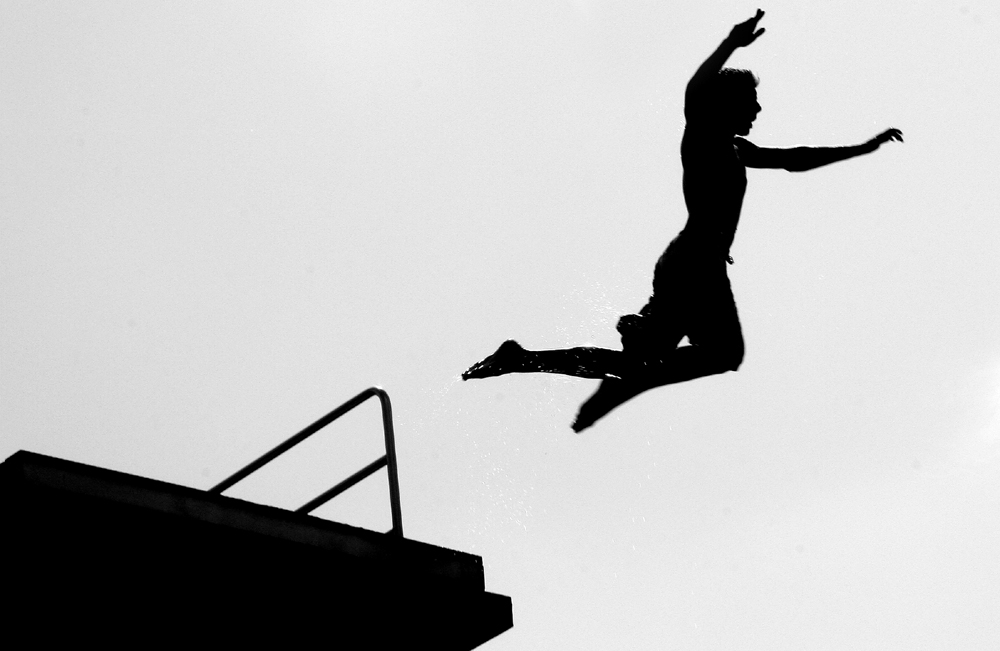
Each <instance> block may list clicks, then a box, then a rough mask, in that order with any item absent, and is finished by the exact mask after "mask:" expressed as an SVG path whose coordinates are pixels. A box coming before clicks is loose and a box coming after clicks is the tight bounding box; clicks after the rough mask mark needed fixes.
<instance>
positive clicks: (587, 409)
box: [572, 378, 651, 434]
mask: <svg viewBox="0 0 1000 651" xmlns="http://www.w3.org/2000/svg"><path fill="white" fill-rule="evenodd" d="M649 388H651V386H650V384H649V383H644V382H638V381H635V380H631V379H625V380H617V379H610V378H609V379H606V380H601V385H600V386H599V387H597V391H595V392H594V394H593V395H592V396H590V397H589V398H587V401H586V402H584V403H583V404H582V405H580V411H579V412H577V414H576V420H574V421H573V425H572V427H573V431H574V432H576V433H577V434H579V433H580V432H582V431H583V430H585V429H587V428H588V427H590V426H591V425H593V424H594V423H596V422H597V421H598V420H600V419H601V418H603V417H604V416H606V415H607V414H608V413H609V412H610V411H611V410H612V409H614V408H615V407H618V406H619V405H621V404H623V403H625V402H628V401H629V400H631V399H632V398H634V397H636V396H637V395H639V394H640V393H642V392H643V391H645V390H646V389H649Z"/></svg>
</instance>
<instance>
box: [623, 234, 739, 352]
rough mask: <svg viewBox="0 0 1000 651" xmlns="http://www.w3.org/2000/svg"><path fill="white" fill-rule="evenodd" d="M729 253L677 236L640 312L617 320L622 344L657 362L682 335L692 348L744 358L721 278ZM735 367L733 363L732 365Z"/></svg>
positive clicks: (729, 294)
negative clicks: (650, 293)
mask: <svg viewBox="0 0 1000 651" xmlns="http://www.w3.org/2000/svg"><path fill="white" fill-rule="evenodd" d="M727 258H728V252H719V251H717V250H713V249H712V248H711V247H709V246H705V245H704V244H703V243H702V241H701V238H697V237H692V236H691V235H689V234H686V233H685V232H683V231H682V232H681V234H680V235H678V236H677V237H676V238H674V240H673V241H672V242H671V243H670V245H669V246H668V247H667V250H666V251H664V252H663V255H661V256H660V259H659V260H658V261H657V263H656V269H655V271H654V272H653V295H652V296H651V297H650V298H649V302H647V303H646V305H645V306H644V307H643V308H642V310H640V311H639V314H628V315H625V316H623V317H621V319H619V321H618V332H619V333H620V334H621V338H622V346H623V348H624V351H625V352H626V353H628V354H632V355H635V356H636V357H638V358H641V359H644V360H650V361H651V360H661V359H663V358H664V356H665V355H667V354H668V353H670V352H671V351H673V350H674V349H676V348H677V344H679V343H680V341H681V339H683V338H684V337H685V336H686V337H687V338H688V341H690V342H691V345H693V346H704V347H705V348H711V349H713V350H715V351H718V352H720V353H722V354H725V355H726V356H727V358H738V359H742V357H743V332H742V329H741V328H740V320H739V316H738V314H737V312H736V301H735V299H734V298H733V290H732V287H731V286H730V284H729V277H728V275H727V274H726V262H727ZM737 365H738V364H737Z"/></svg>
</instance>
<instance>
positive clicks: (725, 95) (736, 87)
mask: <svg viewBox="0 0 1000 651" xmlns="http://www.w3.org/2000/svg"><path fill="white" fill-rule="evenodd" d="M757 84H758V80H757V77H755V76H754V74H753V73H752V72H750V71H749V70H741V69H737V68H723V69H722V70H720V71H719V72H718V74H716V76H715V78H714V79H713V80H712V82H711V85H710V86H709V88H708V89H707V90H708V94H709V96H708V97H706V100H708V101H707V103H708V106H710V107H711V109H710V110H711V113H712V121H713V122H715V123H716V126H718V127H719V128H720V129H723V130H724V131H726V132H727V133H733V134H735V135H740V136H745V135H747V134H748V133H750V128H751V127H752V126H753V121H754V120H755V119H756V118H757V114H758V113H760V104H758V103H757Z"/></svg>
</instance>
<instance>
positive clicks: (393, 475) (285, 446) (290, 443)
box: [208, 387, 403, 538]
mask: <svg viewBox="0 0 1000 651" xmlns="http://www.w3.org/2000/svg"><path fill="white" fill-rule="evenodd" d="M372 396H378V399H379V403H381V405H382V431H383V433H384V434H385V455H383V456H382V457H381V458H379V459H376V460H375V461H373V462H371V463H370V464H368V465H367V466H365V467H364V468H362V469H361V470H359V471H358V472H356V473H354V474H353V475H351V476H350V477H348V478H347V479H345V480H344V481H342V482H340V483H339V484H337V485H336V486H334V487H333V488H331V489H330V490H328V491H326V492H325V493H323V494H322V495H320V496H319V497H317V498H315V499H313V500H311V501H310V502H309V503H307V504H305V505H303V506H301V507H299V508H298V509H296V510H295V512H296V513H309V512H311V511H313V510H314V509H316V508H318V507H319V506H321V505H323V504H326V503H327V502H328V501H330V500H332V499H333V498H334V497H336V496H337V495H340V494H341V493H343V492H344V491H346V490H347V489H348V488H350V487H352V486H354V485H355V484H357V483H358V482H360V481H361V480H362V479H364V478H366V477H368V476H369V475H371V474H372V473H374V472H375V471H377V470H378V469H380V468H381V467H382V466H386V467H387V470H388V473H389V508H390V509H391V511H392V529H390V530H389V531H387V532H386V533H390V534H394V535H396V536H399V537H400V538H402V537H403V515H402V512H401V511H400V508H399V476H398V474H397V471H396V443H395V439H394V437H393V431H392V404H391V403H390V402H389V394H388V393H386V392H385V391H384V390H383V389H382V388H381V387H370V388H368V389H365V390H364V391H362V392H361V393H359V394H358V395H356V396H354V397H353V398H351V399H350V400H348V401H347V402H345V403H344V404H342V405H340V406H339V407H337V408H336V409H334V410H333V411H331V412H330V413H329V414H327V415H326V416H323V417H322V418H320V419H319V420H317V421H316V422H315V423H313V424H312V425H310V426H309V427H307V428H305V429H304V430H302V431H301V432H299V433H298V434H296V435H295V436H293V437H291V438H290V439H288V440H287V441H285V442H284V443H282V444H280V445H278V446H277V447H275V448H274V449H272V450H271V451H270V452H268V453H266V454H264V455H262V456H261V457H260V458H258V459H257V460H255V461H253V462H251V463H249V464H247V465H246V466H244V467H243V468H241V469H240V470H238V471H237V472H235V473H233V474H232V475H230V476H229V477H227V478H226V479H224V480H222V481H221V482H219V483H218V484H217V485H215V486H213V487H212V488H210V489H209V490H208V492H209V493H218V494H221V493H222V492H223V491H224V490H226V489H228V488H231V487H232V486H233V485H235V484H236V483H237V482H239V481H242V480H243V479H246V478H247V477H248V476H249V475H251V474H252V473H254V472H256V471H257V470H259V469H260V468H261V467H263V466H264V465H266V464H268V463H270V462H271V461H273V460H274V459H276V458H277V457H278V456H280V455H282V454H284V453H285V452H287V451H288V450H290V449H291V448H293V447H295V446H296V445H298V444H299V443H301V442H302V441H304V440H306V439H307V438H309V437H310V436H312V435H313V434H315V433H316V432H318V431H319V430H321V429H323V428H324V427H326V426H327V425H329V424H330V423H332V422H333V421H335V420H337V419H338V418H340V417H341V416H343V415H344V414H346V413H347V412H349V411H351V410H352V409H354V408H355V407H357V406H358V405H360V404H361V403H363V402H364V401H365V400H368V399H369V398H371V397H372Z"/></svg>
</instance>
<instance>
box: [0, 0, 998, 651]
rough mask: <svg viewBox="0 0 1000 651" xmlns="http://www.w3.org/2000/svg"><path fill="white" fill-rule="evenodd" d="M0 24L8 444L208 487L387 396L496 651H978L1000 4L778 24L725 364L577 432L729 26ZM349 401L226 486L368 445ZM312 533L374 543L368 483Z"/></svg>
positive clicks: (504, 9)
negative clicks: (550, 367)
mask: <svg viewBox="0 0 1000 651" xmlns="http://www.w3.org/2000/svg"><path fill="white" fill-rule="evenodd" d="M675 4H679V3H666V2H638V1H633V2H600V1H597V0H593V1H587V0H577V1H575V2H556V1H548V0H546V1H542V2H535V1H531V2H528V1H524V2H494V3H469V2H458V1H455V2H434V3H431V2H374V1H372V0H366V1H364V2H361V1H359V2H343V3H294V2H256V3H250V2H230V3H223V2H213V3H203V2H170V3H159V2H114V3H113V2H87V3H81V2H47V3H42V2H4V3H2V4H0V143H2V146H0V432H2V434H0V436H2V438H0V457H2V458H6V457H7V456H9V455H10V454H12V453H13V452H15V451H16V450H18V449H28V450H33V451H36V452H41V453H46V454H52V455H55V456H59V457H63V458H67V459H72V460H76V461H82V462H86V463H92V464H95V465H99V466H103V467H108V468H113V469H117V470H123V471H126V472H131V473H135V474H139V475H143V476H147V477H154V478H157V479H163V480H166V481H171V482H175V483H179V484H184V485H189V486H196V487H203V488H207V487H209V486H211V485H213V484H214V483H216V482H217V481H219V480H221V479H222V478H223V477H225V476H226V475H227V474H228V473H229V472H231V471H233V470H235V469H236V468H238V467H240V466H241V465H242V464H243V463H245V462H247V461H249V460H251V459H253V458H254V457H256V456H257V455H258V454H260V453H262V452H264V451H265V450H267V449H268V448H269V447H271V446H272V445H274V444H276V443H277V442H279V441H281V440H282V439H284V438H285V437H287V436H289V435H291V434H292V433H294V432H296V431H297V430H299V429H300V428H301V427H303V426H305V425H306V424H308V423H309V422H311V421H312V420H314V419H315V418H317V417H319V416H321V415H322V414H324V413H325V412H327V411H329V410H330V409H332V408H333V407H335V406H336V405H337V404H339V403H340V402H342V401H343V400H345V399H347V398H349V397H350V396H352V395H354V394H355V393H357V392H358V391H360V390H361V389H363V388H365V387H367V386H370V385H372V384H380V385H382V386H384V387H385V388H386V389H387V390H388V391H389V393H390V395H391V396H392V399H393V405H394V410H395V416H396V429H397V446H398V454H399V463H400V482H401V491H402V507H403V522H404V528H405V530H406V533H407V536H408V537H411V538H415V539H418V540H422V541H426V542H430V543H434V544H438V545H443V546H445V547H450V548H454V549H460V550H464V551H469V552H473V553H476V554H480V555H482V556H483V557H484V560H485V563H486V571H487V574H486V580H487V588H488V589H489V590H491V591H495V592H500V593H503V594H507V595H510V596H511V597H512V598H513V601H514V621H515V627H514V629H513V630H512V631H510V632H508V633H505V634H504V635H503V636H501V637H500V638H498V639H496V640H494V641H492V642H490V643H488V644H487V645H486V646H485V647H484V648H487V649H491V650H497V651H499V650H506V649H517V650H521V649H573V650H582V651H587V650H591V649H594V650H596V649H636V650H643V649H664V648H666V649H685V650H688V649H693V650H715V649H726V650H729V649H766V650H768V651H772V650H783V649H789V650H792V649H796V650H798V649H822V650H825V649H830V650H833V649H879V650H895V649H899V650H906V651H910V650H913V649H942V648H954V649H985V648H994V647H997V646H1000V624H998V621H1000V620H998V618H997V613H998V612H1000V553H998V551H997V549H998V547H1000V521H998V519H997V517H996V515H997V512H998V507H1000V340H998V338H997V336H996V332H997V324H998V323H1000V307H998V303H997V300H996V295H997V287H1000V266H998V264H997V262H996V258H995V256H996V254H997V251H1000V224H998V221H997V214H998V210H997V209H998V207H1000V185H998V184H997V182H996V174H997V172H996V161H997V158H998V155H1000V129H998V128H997V115H998V101H997V99H998V94H997V91H996V88H995V87H996V83H997V80H998V79H1000V70H998V67H1000V66H998V60H1000V46H997V45H996V34H997V32H998V29H1000V11H998V8H997V7H996V5H994V4H992V3H988V2H986V1H985V0H968V1H966V2H952V1H950V0H935V1H930V0H928V1H921V2H878V3H872V2H861V1H851V2H847V1H844V2H819V1H811V2H801V1H800V2H790V1H782V2H773V3H771V4H770V5H769V6H764V7H763V9H765V10H766V11H767V16H766V17H765V19H764V21H763V23H762V26H764V27H766V29H767V33H766V34H765V35H764V36H763V37H761V39H760V40H758V41H757V43H755V44H754V45H753V46H752V47H751V48H749V49H746V50H741V51H740V52H738V53H737V55H736V56H735V57H734V58H733V59H732V60H731V64H733V65H737V66H741V67H749V68H751V69H753V70H754V71H755V72H756V73H757V74H758V76H759V77H760V79H761V85H760V87H759V96H760V101H761V104H762V105H763V107H764V110H763V112H762V113H761V115H760V117H759V119H758V121H757V123H756V125H755V127H754V130H753V131H752V132H751V136H750V137H751V139H752V140H754V141H755V142H756V143H758V144H760V145H771V146H790V145H795V144H814V145H841V144H855V143H859V142H862V141H864V140H865V139H867V138H869V137H871V136H873V135H875V134H876V133H878V132H879V131H881V130H883V129H884V128H887V127H890V126H894V127H898V128H900V129H902V130H903V132H904V134H905V138H906V143H905V144H903V145H899V144H889V145H886V146H884V147H883V148H882V149H881V150H880V151H879V152H877V153H876V154H873V155H871V156H867V157H864V158H860V159H855V160H852V161H848V162H845V163H841V164H839V165H837V166H834V167H829V168H824V169H820V170H816V171H813V172H811V173H807V174H789V173H786V172H780V171H756V170H751V171H750V172H749V174H748V176H749V189H748V193H747V199H746V202H745V206H744V212H743V219H742V222H741V227H740V231H739V233H738V235H737V240H736V245H735V247H734V249H733V256H734V257H735V258H736V265H735V266H734V267H732V268H731V269H730V276H731V279H732V283H733V287H734V291H735V293H736V298H737V304H738V306H739V309H740V315H741V319H742V321H743V328H744V334H745V336H746V339H747V357H746V360H745V362H744V364H743V367H742V368H741V370H740V371H739V372H738V373H730V374H727V375H725V376H718V377H714V378H707V379H703V380H700V381H696V382H693V383H690V384H686V385H681V386H676V387H670V388H664V389H660V390H657V391H654V392H650V393H647V394H644V395H643V396H641V397H639V398H638V399H636V400H633V401H632V402H630V403H628V404H627V405H625V406H624V407H622V408H621V409H619V410H617V411H616V412H614V413H613V414H612V415H611V416H609V417H607V418H606V419H604V420H602V421H600V422H599V423H598V424H597V425H596V426H595V427H594V428H592V429H591V430H588V431H587V432H585V434H583V435H581V436H577V435H575V434H573V433H572V431H571V430H570V429H569V424H570V422H571V421H572V419H573V416H574V414H575V412H576V408H577V407H578V405H579V403H580V402H581V401H582V400H584V399H585V398H586V397H587V396H588V395H589V394H590V393H591V391H592V390H593V389H594V388H595V384H594V383H593V382H592V381H586V380H577V379H571V378H561V377H555V376H523V375H521V376H513V377H506V378H500V379H495V380H489V381H482V382H472V383H462V382H461V381H460V380H459V379H458V375H459V373H461V371H462V370H464V369H465V368H466V367H468V366H469V365H470V364H471V363H472V362H475V361H477V360H478V359H480V358H482V357H483V356H484V355H486V354H488V353H490V352H492V351H493V349H494V348H495V347H496V346H497V345H498V344H499V343H500V342H501V341H502V340H503V339H506V338H509V337H514V338H517V339H518V340H519V341H521V342H522V343H523V344H524V345H525V346H528V347H533V348H542V347H564V346H573V345H580V344H596V345H604V346H609V347H614V346H617V343H618V341H617V337H616V333H615V331H614V324H615V321H616V319H617V317H618V316H619V315H620V314H624V313H628V312H634V311H636V310H637V309H638V308H639V307H641V305H642V304H643V303H644V301H645V299H646V296H647V294H648V292H649V289H650V279H651V275H652V268H653V264H654V262H655V260H656V257H657V256H658V255H659V253H660V252H661V251H662V249H663V248H664V247H665V245H666V244H667V242H668V241H669V240H670V238H671V237H673V235H674V234H675V233H676V232H677V230H679V229H680V227H681V226H682V225H683V222H684V218H685V215H684V207H683V198H682V195H681V191H680V173H681V169H680V156H679V143H680V137H681V131H682V129H683V118H682V106H681V99H682V93H683V88H684V84H685V83H686V81H687V79H688V78H689V77H690V75H691V73H692V72H693V71H694V70H695V68H696V67H697V66H698V64H699V63H700V62H701V61H702V60H703V59H704V58H705V57H706V56H707V55H708V54H709V53H710V52H711V51H712V49H714V48H715V47H716V45H717V44H718V43H719V41H720V40H721V39H722V38H723V37H724V36H725V35H726V34H727V33H728V30H729V29H730V27H731V26H732V24H733V23H735V22H737V21H741V20H743V19H745V18H747V17H749V16H750V15H752V14H753V11H754V10H755V9H756V6H755V5H750V4H746V3H737V2H721V1H720V2H700V3H684V5H685V6H674V5H675ZM380 432H381V429H380V424H379V418H378V409H377V403H375V402H372V403H369V404H367V405H365V407H363V408H362V409H360V410H359V411H358V412H356V413H354V414H352V415H351V416H349V417H348V418H347V419H346V420H345V422H344V423H342V424H338V425H337V426H334V428H333V429H331V430H330V431H329V432H326V433H325V435H321V436H320V437H319V439H318V440H316V441H314V442H310V443H309V444H307V445H305V446H303V449H302V450H299V451H297V454H295V453H293V454H292V455H291V456H290V458H289V459H288V460H287V461H284V462H282V463H281V464H278V465H276V467H275V468H274V469H271V470H268V471H267V472H264V473H262V474H261V476H260V477H258V478H255V479H253V480H250V481H248V482H247V483H246V485H245V486H240V487H238V488H236V489H233V491H232V493H231V494H233V495H237V496H241V497H246V498H248V499H254V500H258V501H262V502H266V503H269V504H276V505H279V506H286V507H290V508H291V507H296V506H299V505H300V504H302V503H304V502H306V501H308V500H309V499H310V498H312V497H313V496H314V495H316V494H318V493H320V492H322V491H323V490H325V489H326V488H328V487H329V486H331V485H333V484H334V483H335V482H336V481H338V480H339V479H340V478H341V477H343V476H344V475H346V474H347V473H348V472H351V471H353V470H354V469H356V468H359V467H360V466H361V465H363V464H364V463H367V461H369V460H370V459H372V458H374V457H375V456H377V455H378V454H379V440H378V439H379V436H380ZM340 499H341V500H343V501H342V502H341V503H340V504H336V503H335V504H334V505H331V506H329V507H326V508H325V509H323V510H321V511H320V512H318V513H319V514H322V515H325V516H326V517H331V518H334V519H343V520H346V521H348V522H351V523H354V524H359V525H361V526H366V527H371V528H375V529H387V528H388V526H389V515H388V501H387V498H386V489H385V480H384V473H380V474H378V475H376V476H375V477H373V478H372V479H370V480H368V481H366V482H365V483H364V484H362V485H361V486H359V487H358V488H357V489H355V491H353V492H352V493H349V494H347V495H345V496H343V497H342V498H340Z"/></svg>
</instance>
